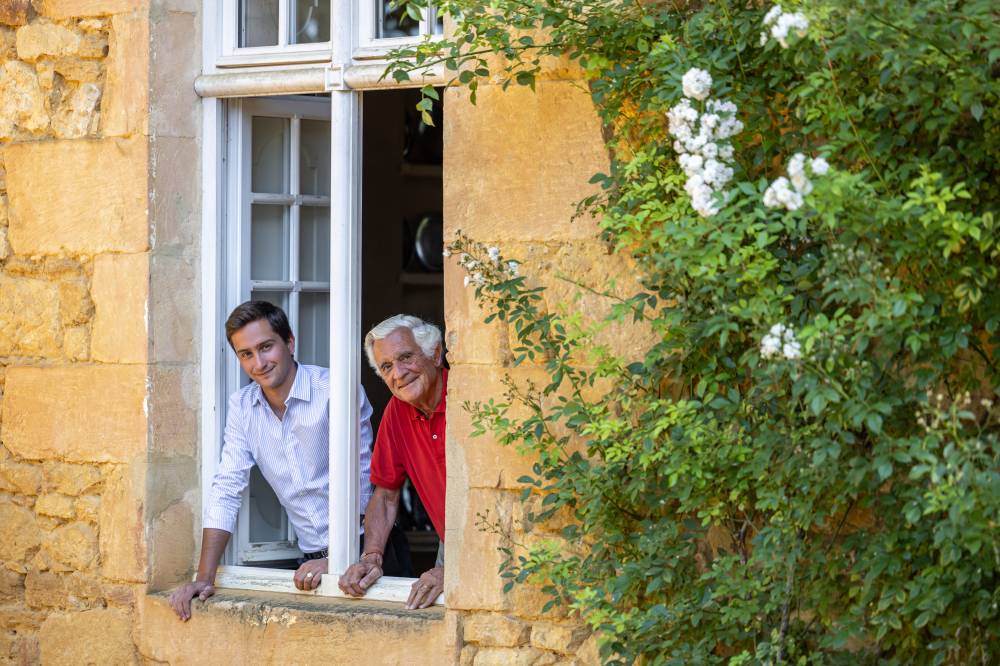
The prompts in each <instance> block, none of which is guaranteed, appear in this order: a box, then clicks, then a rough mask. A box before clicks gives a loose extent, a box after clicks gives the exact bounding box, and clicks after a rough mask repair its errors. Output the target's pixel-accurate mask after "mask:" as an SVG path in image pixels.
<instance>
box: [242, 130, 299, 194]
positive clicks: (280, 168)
mask: <svg viewBox="0 0 1000 666" xmlns="http://www.w3.org/2000/svg"><path fill="white" fill-rule="evenodd" d="M288 123H289V120H288V118H268V117H266V116H254V117H253V127H252V132H253V133H252V136H251V144H250V145H251V152H252V153H253V158H252V159H253V164H252V165H251V168H250V189H251V190H252V191H254V192H260V193H268V194H288V191H289V190H288V178H287V176H286V175H285V174H286V173H287V171H288V169H287V168H286V164H287V162H288V152H289V151H288V148H287V147H286V145H285V144H286V142H285V137H286V136H289V135H290V129H289V125H288Z"/></svg>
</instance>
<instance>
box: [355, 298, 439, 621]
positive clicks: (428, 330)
mask: <svg viewBox="0 0 1000 666" xmlns="http://www.w3.org/2000/svg"><path fill="white" fill-rule="evenodd" d="M365 353H366V354H367V356H368V362H369V363H370V364H371V366H372V368H374V369H375V372H376V373H377V374H378V375H379V377H381V378H382V380H383V381H384V382H385V384H386V386H388V387H389V390H390V391H392V399H391V400H390V401H389V405H388V406H387V407H386V410H385V414H383V416H382V423H381V425H380V426H379V429H378V439H377V440H376V442H375V454H374V459H373V461H372V465H371V480H372V483H373V484H374V485H375V492H374V493H373V494H372V498H371V501H370V502H369V503H368V511H367V513H366V515H365V532H366V535H367V541H366V543H365V547H364V551H363V552H364V554H363V555H362V556H361V561H360V562H358V563H356V564H352V565H351V566H350V567H349V568H348V569H347V571H345V572H344V575H342V576H341V577H340V580H339V582H338V585H339V586H340V589H341V590H343V591H344V592H345V593H346V594H350V595H352V596H362V595H364V594H365V592H366V591H367V590H368V588H370V587H371V586H372V585H373V584H374V583H375V581H377V580H378V579H379V578H380V577H381V576H382V574H383V572H385V573H388V570H387V569H384V567H386V566H388V552H386V551H385V544H386V540H387V538H388V537H389V535H390V530H391V528H392V526H393V523H394V522H395V520H396V512H397V510H398V509H399V489H400V488H401V487H402V485H403V482H404V481H405V480H406V478H407V477H409V479H410V481H412V482H413V486H414V487H415V488H416V490H417V494H418V495H419V496H420V501H421V502H423V504H424V508H426V509H427V513H428V515H429V516H430V519H431V522H432V523H433V524H434V529H435V531H437V534H438V537H439V538H440V540H441V544H442V548H440V549H439V550H438V562H437V566H435V567H434V568H433V569H431V570H430V571H427V572H426V573H424V574H423V575H422V576H421V577H420V578H419V579H418V580H417V581H416V582H415V583H414V584H413V587H412V588H411V590H410V597H409V599H408V600H407V602H406V607H407V608H426V607H427V606H430V605H431V604H433V603H434V600H435V599H437V597H438V595H439V594H441V592H442V590H443V589H444V556H443V552H444V549H443V545H444V500H445V479H446V473H445V446H444V436H445V396H446V394H447V392H448V371H447V370H446V369H445V368H444V367H443V366H444V356H443V350H442V348H441V331H440V330H438V328H437V327H436V326H434V325H432V324H428V323H427V322H425V321H423V320H421V319H418V318H417V317H413V316H410V315H396V316H394V317H390V318H389V319H386V320H385V321H383V322H382V323H381V324H379V325H377V326H375V328H373V329H372V330H371V331H369V333H368V335H366V336H365Z"/></svg>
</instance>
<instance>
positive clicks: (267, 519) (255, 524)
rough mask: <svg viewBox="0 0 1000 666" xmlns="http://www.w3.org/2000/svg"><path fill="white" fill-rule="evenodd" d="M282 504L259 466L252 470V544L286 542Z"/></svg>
mask: <svg viewBox="0 0 1000 666" xmlns="http://www.w3.org/2000/svg"><path fill="white" fill-rule="evenodd" d="M282 512H283V509H282V508H281V503H280V502H279V501H278V496H277V495H275V494H274V490H272V489H271V486H270V485H269V484H268V483H267V481H266V480H265V479H264V475H263V474H261V473H260V470H259V469H257V466H256V465H254V467H253V469H251V470H250V543H260V542H262V541H284V540H285V539H287V537H288V534H287V532H286V530H285V527H284V525H283V523H284V521H283V520H282V515H281V514H282Z"/></svg>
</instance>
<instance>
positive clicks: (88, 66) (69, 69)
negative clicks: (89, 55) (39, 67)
mask: <svg viewBox="0 0 1000 666" xmlns="http://www.w3.org/2000/svg"><path fill="white" fill-rule="evenodd" d="M52 68H53V69H54V70H55V71H56V72H58V73H59V75H60V76H62V77H63V78H64V79H66V80H67V81H79V82H81V83H82V82H89V83H96V82H97V81H98V80H99V79H100V78H101V73H102V70H101V63H99V62H94V61H93V60H77V59H76V58H58V59H57V60H56V61H55V62H53V63H52Z"/></svg>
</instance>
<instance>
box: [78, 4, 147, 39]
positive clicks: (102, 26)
mask: <svg viewBox="0 0 1000 666" xmlns="http://www.w3.org/2000/svg"><path fill="white" fill-rule="evenodd" d="M137 8H138V5H137ZM76 27H78V28H79V29H80V30H83V31H84V32H104V31H105V30H107V29H108V19H103V18H86V19H81V20H80V21H79V22H78V23H77V24H76Z"/></svg>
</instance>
